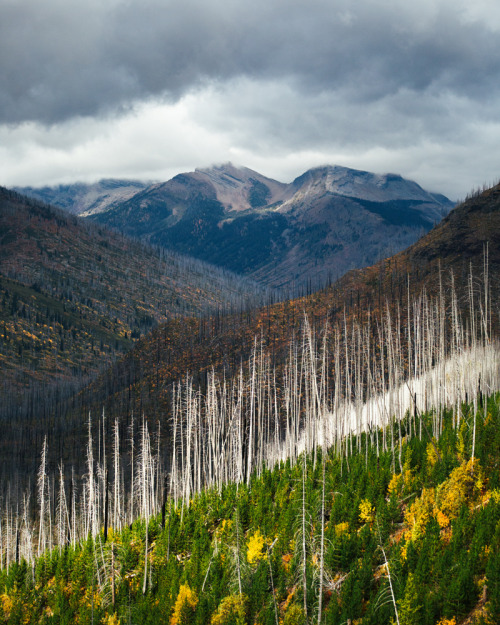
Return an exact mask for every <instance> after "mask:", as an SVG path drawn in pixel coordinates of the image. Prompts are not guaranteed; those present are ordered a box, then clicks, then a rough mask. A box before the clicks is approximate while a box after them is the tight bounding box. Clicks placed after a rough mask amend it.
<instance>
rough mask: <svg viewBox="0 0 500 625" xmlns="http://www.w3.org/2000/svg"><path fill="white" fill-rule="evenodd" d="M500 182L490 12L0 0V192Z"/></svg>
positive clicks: (497, 67) (463, 0) (499, 10)
mask: <svg viewBox="0 0 500 625" xmlns="http://www.w3.org/2000/svg"><path fill="white" fill-rule="evenodd" d="M226 161H232V162H233V163H235V164H239V165H245V166H247V167H251V168H253V169H256V170H257V171H259V172H260V173H262V174H264V175H267V176H270V177H273V178H277V179H279V180H281V181H283V182H288V181H290V180H292V179H293V178H294V177H295V176H297V175H300V174H301V173H303V172H304V171H305V170H306V169H308V168H310V167H312V166H315V165H322V164H326V163H329V164H338V165H345V166H348V167H353V168H358V169H367V170H370V171H374V172H377V173H385V172H394V173H400V174H402V175H403V176H405V177H407V178H411V179H413V180H416V181H417V182H418V183H420V184H421V185H422V186H424V187H425V188H427V189H430V190H432V191H439V192H442V193H445V194H446V195H448V196H449V197H451V198H452V199H457V198H461V197H463V196H465V194H466V193H467V192H468V191H470V190H471V189H472V188H476V187H478V186H482V185H483V183H487V184H488V183H493V182H497V181H498V179H499V178H500V3H499V2H498V0H418V2H410V1H409V0H356V1H354V0H244V1H243V0H85V2H81V1H80V0H79V1H78V2H77V1H76V0H0V184H2V185H4V186H14V185H34V186H39V185H45V184H57V183H67V182H73V181H77V180H84V181H94V180H98V179H100V178H103V177H126V178H137V179H150V180H166V179H168V178H171V177H172V176H173V175H175V174H177V173H179V172H182V171H191V170H193V169H194V168H196V167H207V166H209V165H211V164H215V163H221V162H226Z"/></svg>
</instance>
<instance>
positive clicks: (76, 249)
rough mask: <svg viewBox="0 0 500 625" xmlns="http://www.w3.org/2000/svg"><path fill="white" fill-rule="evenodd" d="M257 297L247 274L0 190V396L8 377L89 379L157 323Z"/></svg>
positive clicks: (9, 387) (242, 305)
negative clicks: (159, 247) (158, 247)
mask: <svg viewBox="0 0 500 625" xmlns="http://www.w3.org/2000/svg"><path fill="white" fill-rule="evenodd" d="M262 294H263V291H262V289H261V288H260V287H259V286H257V285H256V284H254V283H252V282H250V281H249V280H242V279H241V277H237V276H233V275H231V274H229V273H228V272H224V271H221V270H220V269H217V268H215V267H212V266H207V265H205V264H204V263H201V262H200V261H196V260H193V259H187V258H183V257H180V256H177V255H175V254H173V253H167V252H165V251H164V250H163V251H159V250H155V249H153V248H151V247H150V246H148V245H146V244H145V243H141V242H138V241H136V240H130V239H128V238H126V237H124V236H123V235H121V234H120V235H119V234H116V233H112V232H109V231H107V230H106V229H105V228H103V227H102V226H97V225H94V224H91V223H88V222H84V221H82V220H80V219H78V218H76V217H74V216H72V215H69V214H68V213H67V212H64V211H62V210H60V209H57V208H54V207H50V206H48V205H45V204H42V203H40V202H38V201H36V200H32V199H29V198H26V197H25V196H22V195H19V194H16V193H14V192H11V191H7V190H6V189H3V188H0V359H1V364H2V373H3V375H2V383H3V384H4V389H3V390H4V391H5V393H6V394H10V393H11V392H12V389H13V387H12V382H13V380H16V381H17V383H18V384H19V385H21V387H25V386H26V385H27V384H28V383H29V382H30V381H33V380H39V381H45V382H47V381H50V380H54V379H63V380H67V381H69V380H82V379H86V378H88V377H89V376H91V375H93V374H95V373H96V372H97V371H98V370H100V369H101V368H102V367H103V366H104V365H107V364H108V365H109V364H110V363H111V362H112V361H113V360H114V357H115V355H116V354H117V353H119V352H124V351H126V350H128V349H129V348H130V347H131V346H132V344H133V342H134V341H135V340H136V339H137V338H138V337H139V336H140V335H141V334H144V332H146V331H147V330H150V329H151V328H152V327H154V326H155V325H156V324H158V323H160V322H162V321H165V320H167V319H169V318H172V317H176V316H181V315H186V314H190V315H199V314H207V313H208V312H214V311H217V310H221V309H225V308H226V307H231V306H233V307H235V308H237V309H239V308H243V309H244V308H245V307H246V305H247V304H248V303H249V302H253V301H254V297H256V298H257V301H262V299H259V298H261V297H263V295H262ZM5 396H6V395H4V402H3V407H5V405H6V400H5Z"/></svg>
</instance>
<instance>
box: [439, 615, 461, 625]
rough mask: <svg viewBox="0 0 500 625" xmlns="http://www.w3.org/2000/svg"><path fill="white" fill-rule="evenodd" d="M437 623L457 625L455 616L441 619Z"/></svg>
mask: <svg viewBox="0 0 500 625" xmlns="http://www.w3.org/2000/svg"><path fill="white" fill-rule="evenodd" d="M436 625H457V622H456V620H455V617H453V618H442V619H441V620H440V621H438V622H437V623H436Z"/></svg>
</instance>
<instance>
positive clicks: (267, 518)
mask: <svg viewBox="0 0 500 625" xmlns="http://www.w3.org/2000/svg"><path fill="white" fill-rule="evenodd" d="M499 404H500V396H499V395H498V394H497V395H494V396H492V397H490V398H489V399H487V398H486V397H481V398H480V400H479V402H478V404H477V405H476V404H474V405H473V404H468V405H467V404H462V405H461V406H460V407H459V409H458V412H457V411H456V410H452V411H445V412H444V413H443V415H442V430H441V432H440V436H439V437H438V438H437V439H435V438H431V437H430V434H429V432H430V431H431V430H432V427H433V422H434V417H433V415H432V413H426V414H423V415H419V421H420V424H421V425H420V426H418V423H417V430H415V429H414V424H413V425H412V419H411V416H408V417H406V418H405V419H404V420H403V422H402V423H401V424H399V426H398V427H394V426H393V427H392V434H391V433H390V432H385V433H383V432H382V431H380V430H377V431H375V432H372V433H370V436H368V435H365V434H363V435H362V436H360V437H349V438H348V439H346V441H345V444H343V445H342V448H341V451H340V453H336V452H335V450H334V449H333V448H332V449H331V450H330V451H329V452H328V453H322V452H321V451H320V452H319V453H318V454H317V456H316V458H313V456H312V455H308V456H305V455H302V456H300V457H299V458H298V459H297V461H296V462H295V463H291V462H290V461H289V460H288V461H286V462H283V463H280V464H279V465H278V466H276V467H275V468H274V469H273V470H271V471H269V470H264V471H263V473H262V474H261V475H260V477H255V476H254V477H253V478H252V479H251V480H250V481H249V483H248V484H239V485H235V484H227V485H225V486H223V487H222V488H220V489H216V488H215V487H213V488H211V489H209V490H207V491H205V492H203V493H200V494H198V495H195V496H194V497H193V498H192V499H190V500H189V501H180V500H178V501H175V500H172V499H169V500H167V501H166V503H165V504H164V507H163V509H162V511H161V512H160V513H158V514H156V515H154V516H152V517H151V518H149V519H147V520H146V522H145V521H144V519H143V520H140V521H136V522H134V523H133V524H132V525H130V527H129V526H127V527H124V528H123V529H118V528H117V527H116V525H114V522H113V520H112V519H113V517H112V514H110V517H109V518H110V520H109V524H105V525H104V528H102V527H101V528H100V530H99V531H98V533H97V534H96V535H95V536H94V537H93V538H92V537H90V536H89V538H88V539H87V540H85V541H83V542H81V543H78V544H75V543H73V542H72V541H71V535H70V534H69V535H68V537H67V538H66V536H65V535H64V534H63V536H62V541H61V543H62V544H60V546H58V547H54V548H53V549H52V550H50V551H47V552H45V553H43V554H42V555H41V556H40V557H38V558H37V559H36V561H35V562H34V563H33V564H31V563H28V562H26V560H24V559H22V560H20V561H19V563H18V564H16V563H15V562H12V563H11V564H10V566H8V567H6V568H4V569H3V571H2V573H1V574H0V583H1V587H2V591H3V592H2V595H1V597H0V598H1V609H2V613H3V618H4V622H8V623H11V624H14V623H35V622H37V623H61V624H62V623H98V622H101V623H108V624H111V623H114V624H116V623H123V624H125V623H154V624H156V623H170V624H171V625H174V624H180V623H198V624H200V625H205V624H209V623H211V624H213V625H216V624H217V625H222V624H226V625H228V624H238V625H245V624H246V623H249V624H250V623H260V624H262V625H265V624H268V625H277V624H279V623H283V624H286V625H305V624H306V623H327V624H332V625H333V624H335V625H336V624H339V625H340V624H341V623H348V622H350V623H355V624H359V625H361V623H362V624H363V625H367V624H373V625H376V624H379V623H391V622H394V623H396V622H397V623H399V624H400V625H417V624H419V625H420V624H421V625H435V624H437V623H440V624H441V625H455V624H456V625H459V624H461V623H464V624H465V623H468V624H472V623H477V624H479V623H483V624H486V623H497V622H498V620H499V619H500V532H499V527H500V480H499V475H500V472H499V469H500V467H499V457H500V438H499V432H500V411H499ZM422 426H423V427H422ZM391 437H392V441H393V442H392V445H393V446H394V445H396V446H397V447H399V460H396V461H395V457H394V453H393V450H391V449H390V448H389V449H387V450H386V449H385V448H384V445H383V441H384V440H391ZM375 439H376V440H377V444H375ZM62 514H63V515H64V514H65V511H64V509H63V510H62ZM22 529H23V526H22V524H21V525H20V526H19V528H18V531H19V530H20V531H22ZM18 536H19V534H18ZM7 538H9V535H8V534H7ZM8 544H9V543H8V542H3V543H2V558H3V562H5V558H6V549H8V548H9V546H8ZM11 545H12V546H11V547H10V548H11V549H14V550H17V551H15V553H11V554H10V556H11V558H13V559H16V558H17V557H18V553H19V539H18V542H17V547H16V546H15V545H16V542H15V540H14V542H13V543H12V544H11ZM7 555H8V552H7Z"/></svg>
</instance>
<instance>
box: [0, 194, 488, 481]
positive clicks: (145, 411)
mask: <svg viewBox="0 0 500 625" xmlns="http://www.w3.org/2000/svg"><path fill="white" fill-rule="evenodd" d="M488 197H490V198H492V201H493V205H492V206H493V210H492V211H491V212H486V213H485V215H484V216H482V211H483V210H487V207H483V204H482V203H483V199H484V198H483V196H479V197H476V198H472V199H471V200H469V201H468V202H466V203H465V204H463V205H462V206H461V207H457V208H456V209H455V210H454V211H453V212H452V213H451V214H450V216H449V218H448V219H447V220H446V222H444V223H443V225H442V226H439V227H438V228H435V229H433V230H432V231H431V232H430V233H429V234H428V235H426V237H424V238H423V239H422V240H421V241H419V242H418V243H417V244H415V245H414V246H412V247H411V248H409V250H408V251H407V252H405V253H402V254H401V255H397V256H395V257H393V258H391V259H389V260H386V261H381V262H380V263H379V264H377V265H375V266H373V267H369V268H367V269H365V270H362V271H353V272H350V273H349V274H347V275H346V276H345V277H344V278H343V279H342V280H341V281H339V282H338V283H336V284H334V285H332V286H331V287H329V288H327V289H323V290H321V291H318V292H316V293H313V294H312V295H310V296H307V297H302V298H298V299H295V300H290V301H286V302H279V303H276V304H273V305H267V306H265V307H263V308H260V309H255V310H253V311H250V310H247V311H240V312H238V313H236V314H226V315H215V316H211V317H203V318H183V319H181V318H178V319H171V320H169V321H167V322H166V323H164V324H162V325H161V326H159V327H158V328H157V329H155V330H153V331H152V332H150V333H148V334H147V335H145V336H144V337H142V338H141V339H140V340H139V341H138V342H137V344H136V345H135V347H134V349H132V350H131V351H130V352H129V353H127V354H126V355H125V356H124V357H123V358H121V359H119V360H117V361H116V362H115V363H114V364H113V366H111V367H110V368H108V369H107V370H105V371H104V372H103V373H102V374H101V375H100V376H99V377H98V378H97V379H96V380H95V381H94V382H93V383H92V384H90V385H88V386H87V387H85V388H84V389H82V391H81V392H80V393H79V394H78V395H77V396H75V397H73V398H72V400H71V402H70V403H66V402H64V401H63V402H61V401H57V403H56V404H55V405H57V411H56V412H57V414H58V415H59V416H58V417H57V418H56V420H55V421H52V417H50V412H49V413H48V415H47V419H49V421H48V422H50V423H52V424H53V425H52V427H53V430H52V432H53V433H52V439H53V442H52V444H51V446H50V449H52V450H53V451H56V450H58V449H59V448H60V445H61V443H62V438H61V437H62V429H61V425H59V424H61V423H62V422H64V436H65V439H66V440H71V441H72V443H71V444H72V447H71V448H68V454H69V452H70V450H71V449H72V450H73V452H75V453H77V455H78V457H80V458H82V457H83V456H82V454H83V451H84V440H85V435H86V434H85V431H86V426H85V423H86V421H87V419H88V415H89V413H91V414H92V415H94V418H97V416H98V415H100V414H101V413H102V411H103V408H104V411H105V414H106V415H107V423H108V427H109V424H110V423H111V422H112V419H113V418H114V417H119V420H120V423H121V426H120V427H121V428H123V431H125V430H126V429H127V428H130V427H131V424H132V421H133V419H134V415H136V416H137V415H145V417H146V419H147V421H148V422H149V423H150V424H154V423H156V422H157V420H159V421H160V422H161V423H162V424H163V425H162V429H161V437H162V440H164V441H165V442H166V443H167V447H168V444H169V443H168V441H169V440H170V435H169V432H170V427H171V422H170V421H169V417H170V416H171V414H172V401H173V400H172V388H173V385H174V384H177V383H178V381H179V380H186V379H188V378H189V379H190V380H192V384H193V392H194V393H196V392H197V391H196V389H197V388H198V387H199V388H200V389H201V391H203V390H204V389H205V388H206V385H207V380H208V377H209V376H210V375H211V374H212V371H213V372H214V374H215V375H216V376H218V378H219V379H223V378H224V379H225V380H226V385H230V384H233V383H234V382H235V380H237V379H238V376H239V374H240V371H241V370H242V369H243V371H244V372H246V373H245V375H246V374H247V373H248V371H249V368H250V367H251V362H252V353H253V352H254V349H255V339H256V337H257V341H258V343H259V344H260V343H262V345H263V350H264V352H263V353H266V354H267V356H266V358H269V364H268V365H267V366H268V367H269V371H272V370H273V369H274V370H275V371H276V375H283V373H284V371H285V367H286V362H287V360H288V359H289V356H290V342H291V341H292V340H293V339H294V338H295V340H300V337H301V336H302V328H303V324H304V315H305V314H307V317H308V319H309V321H310V323H311V325H312V326H313V327H314V328H315V331H316V333H317V335H318V337H319V336H320V335H321V332H322V330H323V328H324V325H325V323H326V322H328V324H329V327H330V328H334V327H336V326H337V325H338V324H339V323H340V324H344V323H346V324H347V325H348V326H350V325H351V324H353V323H358V324H361V325H363V324H365V325H367V327H368V328H370V332H371V340H372V341H373V344H374V349H379V347H376V346H377V345H380V340H379V339H377V336H378V332H379V331H380V323H382V322H381V321H379V320H381V319H382V320H383V319H385V316H386V304H388V306H389V310H390V311H391V313H392V314H393V316H394V318H398V314H399V316H400V319H401V332H402V333H405V332H407V329H408V325H409V324H410V321H411V320H413V319H417V318H418V319H422V318H423V317H422V315H423V314H424V312H423V311H425V310H429V306H430V310H434V308H433V306H435V305H436V300H437V299H438V297H439V275H440V274H439V270H440V267H441V270H442V271H441V279H442V285H443V292H444V295H445V297H444V301H445V303H446V319H447V322H450V321H451V319H452V314H451V313H452V305H454V304H453V299H452V297H451V290H450V289H451V278H450V274H449V270H451V269H452V270H453V271H454V273H455V281H454V288H455V293H456V294H457V302H456V305H457V310H458V312H459V313H460V315H461V316H462V317H463V322H464V323H466V322H467V318H468V316H469V303H468V302H469V300H468V279H469V278H468V276H469V262H471V261H472V264H473V271H474V302H475V306H476V307H477V306H479V304H481V305H482V304H483V302H484V288H483V262H484V260H483V246H484V244H485V242H486V241H487V240H488V239H484V236H483V235H484V232H483V231H481V229H477V230H474V229H471V230H470V231H469V232H468V235H467V237H466V238H465V239H464V237H463V235H462V234H458V233H457V232H458V231H456V229H457V228H458V227H459V225H460V224H461V223H463V221H464V220H465V221H467V220H469V219H472V217H470V215H475V217H474V220H477V221H479V222H482V220H483V218H484V219H486V218H488V215H490V216H491V219H492V220H493V221H492V222H491V224H490V225H491V227H490V231H489V233H488V234H489V238H490V241H491V243H490V246H491V251H490V276H489V290H488V293H489V295H490V299H489V303H490V306H491V311H490V312H491V316H492V320H493V328H495V327H498V307H499V299H498V294H499V293H500V289H499V288H498V276H499V275H500V274H499V260H500V259H499V258H498V247H495V246H494V243H495V241H496V240H497V239H496V238H495V237H496V236H497V234H496V233H497V232H498V226H497V225H495V224H497V221H495V220H497V219H498V207H499V206H500V200H499V198H498V194H497V192H496V191H495V190H492V191H490V192H489V195H488ZM495 207H496V208H495ZM471 223H472V222H471ZM439 232H442V233H443V234H442V237H443V241H444V240H447V239H452V238H453V237H455V238H456V237H460V239H461V240H466V241H468V242H469V245H470V250H471V253H470V255H469V256H467V257H466V261H465V262H464V261H463V260H462V259H463V258H464V257H465V254H466V252H465V249H462V253H463V255H464V256H461V255H456V254H455V251H454V248H453V249H452V254H449V255H446V254H444V253H443V255H442V257H441V258H440V259H438V258H436V257H433V259H430V258H429V266H428V267H427V265H426V264H424V261H423V256H422V255H423V254H424V250H427V249H428V250H429V251H428V252H425V253H428V254H429V255H430V254H431V251H430V250H432V249H434V248H435V246H436V245H437V244H438V240H439V237H437V236H436V233H439ZM443 250H445V248H444V247H443ZM417 253H418V254H417ZM418 255H420V256H418ZM410 260H411V262H410ZM408 286H409V287H410V291H409V292H408ZM424 290H425V291H426V293H427V299H426V298H421V297H420V296H421V294H422V292H423V291H424ZM409 301H410V302H415V301H416V302H417V304H414V303H411V304H410V312H409V313H408V310H407V304H408V302H409ZM426 307H427V308H426ZM398 311H399V313H398ZM344 319H345V321H344ZM411 323H414V322H413V321H411ZM410 325H411V324H410ZM479 325H480V323H478V327H479ZM352 331H354V330H352ZM405 336H406V335H405ZM446 336H447V340H448V341H449V340H451V337H452V336H453V332H451V331H450V330H449V328H448V330H447V335H446ZM330 340H333V339H332V338H331V339H330ZM405 341H406V339H405ZM404 344H406V343H405V342H404ZM330 348H331V349H334V347H333V345H330ZM333 375H334V371H333V369H330V376H333ZM333 382H334V379H333V378H331V379H330V382H329V384H333ZM248 383H249V384H250V382H248ZM270 384H272V386H275V384H274V382H273V383H271V382H270ZM278 387H279V384H278ZM280 388H281V387H280ZM273 401H274V400H273ZM54 411H55V409H54V410H52V412H54ZM29 414H31V413H27V412H26V411H25V412H24V413H22V414H20V415H19V419H23V420H24V419H29V422H30V431H31V433H32V436H33V441H34V442H35V445H36V447H37V449H40V446H41V444H42V442H43V437H44V434H45V432H46V423H45V422H44V421H43V420H38V421H35V420H33V419H32V418H31V417H29ZM135 427H136V428H137V427H138V420H137V418H136V419H135ZM9 428H10V426H9ZM11 437H12V440H16V441H17V442H16V445H14V446H11V447H9V448H8V449H5V450H4V453H3V455H2V462H3V466H4V467H6V470H7V472H9V471H10V469H11V468H12V467H15V466H20V467H24V464H23V462H24V461H23V460H22V457H23V454H22V449H23V446H24V445H25V443H24V442H23V441H22V440H18V434H17V432H16V430H12V432H11ZM165 453H167V452H165ZM166 457H167V458H168V453H167V456H166ZM53 461H54V462H57V461H58V458H55V459H54V460H53ZM65 461H69V462H73V460H72V459H71V455H68V457H67V458H66V459H65ZM19 463H20V464H19ZM23 470H24V469H23ZM80 470H81V471H84V466H83V465H81V466H80V469H79V471H80Z"/></svg>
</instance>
